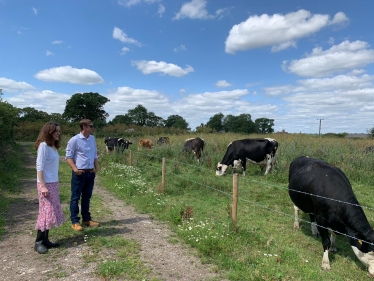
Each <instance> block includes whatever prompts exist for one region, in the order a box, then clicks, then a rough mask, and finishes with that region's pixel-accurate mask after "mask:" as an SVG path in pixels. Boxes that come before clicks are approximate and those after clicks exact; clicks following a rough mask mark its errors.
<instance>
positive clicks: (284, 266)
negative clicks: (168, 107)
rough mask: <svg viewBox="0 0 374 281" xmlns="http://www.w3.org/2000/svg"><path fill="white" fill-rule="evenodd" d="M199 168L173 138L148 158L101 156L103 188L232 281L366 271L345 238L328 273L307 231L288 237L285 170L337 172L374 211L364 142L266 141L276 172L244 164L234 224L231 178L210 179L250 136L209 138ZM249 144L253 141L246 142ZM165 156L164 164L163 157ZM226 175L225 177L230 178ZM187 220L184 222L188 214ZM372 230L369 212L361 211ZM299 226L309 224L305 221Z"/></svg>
mask: <svg viewBox="0 0 374 281" xmlns="http://www.w3.org/2000/svg"><path fill="white" fill-rule="evenodd" d="M202 137H203V138H204V139H205V141H206V147H205V149H204V153H203V158H202V160H203V161H202V163H201V164H197V162H196V160H195V159H194V158H193V155H191V154H185V153H182V152H181V150H182V147H183V143H184V139H185V137H183V136H180V137H177V136H171V138H170V139H171V145H170V146H169V147H155V149H154V150H152V151H148V150H147V151H139V152H138V151H136V150H135V149H133V148H130V149H132V150H133V151H132V158H133V165H134V166H133V167H131V166H128V163H129V151H125V153H124V154H123V155H103V156H102V157H101V160H100V161H101V162H100V163H101V165H102V166H103V167H104V166H105V170H104V171H103V173H102V175H101V178H100V180H101V182H102V183H103V184H104V185H105V186H107V187H108V188H109V189H110V190H111V191H113V192H114V194H116V196H118V197H119V198H122V199H123V200H125V201H126V202H128V203H130V204H132V205H134V206H135V208H137V210H138V211H141V212H146V213H149V214H151V215H152V216H154V217H156V218H158V219H160V220H163V221H166V222H168V223H169V225H170V227H171V228H172V229H173V230H174V231H175V233H177V235H178V236H179V237H180V238H181V239H183V240H184V241H185V242H186V243H187V244H190V245H191V246H192V247H194V248H196V249H197V250H198V251H199V253H200V255H201V258H202V260H203V261H204V262H209V263H213V264H215V265H216V266H218V268H219V269H220V270H224V271H226V272H227V276H228V278H229V279H230V280H315V279H319V280H342V279H344V280H359V279H360V280H361V278H366V276H367V270H366V269H365V268H364V267H363V266H362V265H361V263H360V262H359V261H358V260H357V259H356V258H355V256H354V254H353V252H352V250H351V249H350V245H349V243H348V242H347V239H346V238H345V237H338V240H337V243H338V247H339V249H338V253H336V254H330V260H331V266H332V270H331V271H329V272H327V271H323V270H322V269H321V268H320V265H321V260H322V254H323V252H322V245H321V241H320V239H315V238H314V237H312V235H311V232H310V225H309V224H307V223H302V224H301V231H295V230H293V205H292V203H291V200H290V199H289V196H288V191H287V184H288V167H289V165H290V163H291V162H292V160H293V159H295V158H296V157H298V156H300V155H308V156H310V157H315V158H320V159H323V160H325V161H327V162H330V163H332V164H333V165H336V166H338V167H340V168H341V169H342V170H343V171H344V172H345V173H346V174H347V176H348V178H350V179H351V181H352V185H353V188H354V190H355V192H356V196H357V198H358V199H359V201H360V202H361V204H363V205H367V206H371V207H374V206H373V205H372V204H373V203H372V200H371V199H370V194H371V193H372V190H373V184H372V179H373V162H374V161H373V160H374V159H373V155H367V154H364V153H363V150H364V147H365V146H366V145H368V141H367V140H346V139H337V138H331V139H326V138H317V137H311V136H303V135H301V136H299V135H294V136H290V135H275V136H271V137H274V138H276V139H277V140H278V142H279V143H280V147H279V151H278V157H277V163H278V165H277V167H276V170H275V172H274V173H273V174H270V175H268V176H266V177H264V176H263V174H262V172H261V171H260V169H259V167H256V166H252V165H248V170H247V175H246V177H244V178H243V177H239V199H240V200H239V203H238V224H237V228H234V227H233V225H232V222H231V217H230V210H231V204H232V198H231V197H232V195H231V193H232V191H231V190H232V177H231V176H230V175H229V174H228V175H227V176H224V177H216V176H215V166H216V165H217V163H218V162H219V161H221V159H222V157H223V155H224V153H225V150H226V148H227V145H228V143H229V142H231V141H233V140H235V139H241V138H244V137H248V136H243V137H242V136H238V135H236V136H235V135H226V134H222V135H218V136H217V135H207V136H202ZM251 137H252V136H251ZM165 155H167V156H168V157H166V156H165ZM162 157H166V163H167V166H166V189H165V191H164V192H160V189H159V186H160V182H161V162H162V161H161V159H162ZM228 173H230V171H228ZM187 209H190V210H191V217H189V218H187V219H186V218H183V215H184V214H185V213H186V210H187ZM365 212H366V213H368V215H367V217H368V219H369V221H370V223H372V224H373V211H370V210H365ZM303 219H305V220H309V218H308V216H307V215H305V214H304V215H303Z"/></svg>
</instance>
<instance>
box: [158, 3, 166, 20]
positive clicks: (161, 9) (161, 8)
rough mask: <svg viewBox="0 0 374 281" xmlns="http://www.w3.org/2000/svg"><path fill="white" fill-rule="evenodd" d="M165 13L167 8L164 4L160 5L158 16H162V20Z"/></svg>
mask: <svg viewBox="0 0 374 281" xmlns="http://www.w3.org/2000/svg"><path fill="white" fill-rule="evenodd" d="M164 13H165V6H164V5H162V4H159V5H158V10H157V14H158V15H159V16H160V18H161V17H162V15H163V14H164Z"/></svg>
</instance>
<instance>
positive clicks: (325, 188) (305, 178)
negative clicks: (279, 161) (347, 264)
mask: <svg viewBox="0 0 374 281" xmlns="http://www.w3.org/2000/svg"><path fill="white" fill-rule="evenodd" d="M288 189H289V191H288V192H289V195H290V197H291V200H292V202H293V203H294V209H295V223H294V228H295V229H299V209H300V210H302V211H303V212H305V213H309V216H310V220H311V227H312V233H313V234H314V235H315V236H317V235H318V234H320V235H321V239H322V246H323V251H324V253H323V258H322V268H323V269H331V267H330V261H329V256H328V251H329V250H330V251H336V247H335V234H344V235H347V236H348V237H349V239H350V244H351V247H352V249H353V251H354V253H355V254H356V256H357V258H358V259H359V260H360V261H361V262H362V263H363V264H364V265H366V266H367V267H368V268H369V273H370V274H371V275H374V244H373V243H374V230H373V229H372V228H371V226H370V224H369V222H368V220H367V218H366V216H365V213H364V211H363V210H362V207H361V206H360V205H359V203H358V201H357V199H356V196H355V195H354V193H353V190H352V186H351V184H350V182H349V180H348V178H347V177H346V176H345V174H344V173H343V172H342V170H340V169H339V168H337V167H334V166H331V165H329V164H328V163H326V162H324V161H322V160H318V159H314V158H309V157H307V156H302V157H299V158H297V159H295V160H294V161H293V162H292V163H291V165H290V170H289V186H288ZM329 230H330V231H332V235H331V240H330V238H329V233H328V231H329ZM373 277H374V276H373Z"/></svg>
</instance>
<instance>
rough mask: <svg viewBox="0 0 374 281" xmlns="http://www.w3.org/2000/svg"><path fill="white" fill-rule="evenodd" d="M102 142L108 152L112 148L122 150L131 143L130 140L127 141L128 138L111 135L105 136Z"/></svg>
mask: <svg viewBox="0 0 374 281" xmlns="http://www.w3.org/2000/svg"><path fill="white" fill-rule="evenodd" d="M104 142H105V145H106V152H107V153H110V152H111V151H113V150H116V151H118V152H123V151H124V150H125V149H128V148H129V145H130V144H132V142H129V141H128V140H124V139H123V138H111V137H107V138H105V141H104Z"/></svg>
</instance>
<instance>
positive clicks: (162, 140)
mask: <svg viewBox="0 0 374 281" xmlns="http://www.w3.org/2000/svg"><path fill="white" fill-rule="evenodd" d="M169 143H170V140H169V137H159V138H158V139H157V144H160V145H161V144H169Z"/></svg>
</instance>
